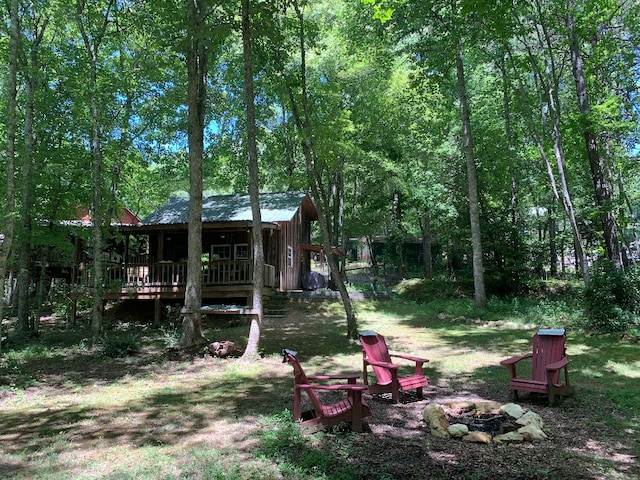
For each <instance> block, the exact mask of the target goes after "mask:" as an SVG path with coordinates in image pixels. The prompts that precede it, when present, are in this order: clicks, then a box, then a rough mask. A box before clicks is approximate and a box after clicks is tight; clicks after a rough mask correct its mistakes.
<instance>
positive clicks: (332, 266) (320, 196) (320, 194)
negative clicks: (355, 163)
mask: <svg viewBox="0 0 640 480" xmlns="http://www.w3.org/2000/svg"><path fill="white" fill-rule="evenodd" d="M292 5H293V8H294V9H295V12H296V16H297V18H298V35H299V36H298V41H299V47H300V85H301V89H302V92H301V105H302V114H301V113H300V109H299V108H298V104H297V102H296V99H295V96H294V95H293V91H292V89H291V85H289V84H287V85H286V88H287V93H288V95H289V100H290V101H291V113H292V114H293V117H294V119H295V122H296V125H297V127H298V130H299V131H300V133H301V134H302V137H303V138H302V151H303V154H304V158H305V161H306V164H307V174H308V177H309V183H310V186H311V196H312V198H313V201H314V202H315V204H316V207H318V224H319V226H320V233H321V235H322V239H323V242H324V245H325V251H326V252H327V262H328V264H329V271H330V274H331V280H332V281H333V282H334V284H335V285H336V288H337V289H338V291H339V292H340V298H341V299H342V305H343V307H344V311H345V314H346V317H347V337H348V338H352V339H355V338H357V337H358V325H357V320H356V314H355V310H354V309H353V303H352V302H351V298H350V297H349V292H348V291H347V287H346V286H345V284H344V282H343V280H342V277H341V275H340V272H339V267H338V262H337V261H336V259H335V257H334V256H333V254H332V245H331V238H332V236H331V232H330V230H329V229H330V224H329V219H328V218H327V217H326V213H327V212H330V202H328V201H327V198H326V194H325V192H324V190H323V188H322V186H323V182H322V172H321V171H319V169H318V168H317V159H316V154H315V149H314V145H313V128H312V123H311V112H310V107H309V98H308V92H307V72H306V70H307V67H306V49H305V28H304V17H303V14H302V11H301V10H300V6H299V4H298V1H297V0H292Z"/></svg>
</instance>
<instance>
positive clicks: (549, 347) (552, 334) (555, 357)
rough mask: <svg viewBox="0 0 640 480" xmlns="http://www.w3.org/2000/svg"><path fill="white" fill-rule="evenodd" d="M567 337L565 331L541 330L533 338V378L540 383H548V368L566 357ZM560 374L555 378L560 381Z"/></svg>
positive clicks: (554, 379) (555, 380)
mask: <svg viewBox="0 0 640 480" xmlns="http://www.w3.org/2000/svg"><path fill="white" fill-rule="evenodd" d="M566 338H567V336H566V335H565V332H564V330H539V331H538V333H536V334H535V335H534V336H533V357H532V367H531V368H532V371H531V378H532V379H533V380H536V381H539V382H546V381H547V371H546V368H545V367H546V366H547V365H549V364H550V363H555V362H557V361H559V360H562V358H563V357H564V356H565V352H566V350H565V341H566ZM558 374H559V372H556V374H555V377H554V378H553V381H554V383H555V382H557V380H558Z"/></svg>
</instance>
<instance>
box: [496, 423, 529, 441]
mask: <svg viewBox="0 0 640 480" xmlns="http://www.w3.org/2000/svg"><path fill="white" fill-rule="evenodd" d="M523 428H524V427H523ZM493 441H494V442H495V443H522V442H524V435H522V434H521V433H519V432H509V433H504V434H502V435H496V436H495V437H493Z"/></svg>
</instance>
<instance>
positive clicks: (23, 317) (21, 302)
mask: <svg viewBox="0 0 640 480" xmlns="http://www.w3.org/2000/svg"><path fill="white" fill-rule="evenodd" d="M37 48H38V46H37V45H35V44H34V45H32V46H31V49H32V50H31V56H30V57H31V58H30V60H31V61H30V62H29V64H28V65H27V66H26V68H25V70H26V77H27V78H26V82H25V85H26V89H25V90H26V101H25V103H26V105H25V109H24V159H23V162H22V205H21V208H20V231H19V234H18V243H19V245H20V247H19V249H18V323H17V329H18V331H20V332H22V333H24V332H27V331H28V330H31V328H30V322H29V296H30V292H31V283H32V282H33V276H34V272H32V271H31V253H32V252H31V250H32V249H31V247H32V242H31V237H32V234H33V232H32V214H31V211H32V209H33V182H32V171H33V166H34V163H35V158H34V149H33V145H34V131H33V120H34V114H35V89H36V88H37V78H38V72H37V69H38V66H37V56H38V55H37Z"/></svg>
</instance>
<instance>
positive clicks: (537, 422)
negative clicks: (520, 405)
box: [516, 411, 544, 430]
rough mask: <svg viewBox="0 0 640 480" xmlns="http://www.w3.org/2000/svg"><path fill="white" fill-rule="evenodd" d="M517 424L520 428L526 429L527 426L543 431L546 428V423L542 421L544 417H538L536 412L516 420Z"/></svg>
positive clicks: (530, 412) (529, 412)
mask: <svg viewBox="0 0 640 480" xmlns="http://www.w3.org/2000/svg"><path fill="white" fill-rule="evenodd" d="M516 423H517V424H518V425H520V426H523V427H526V426H527V425H533V426H535V427H538V429H540V430H542V427H544V422H543V421H542V417H541V416H540V415H538V414H537V413H536V412H532V411H528V412H527V413H525V414H524V415H522V416H521V417H520V418H518V419H517V420H516Z"/></svg>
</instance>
